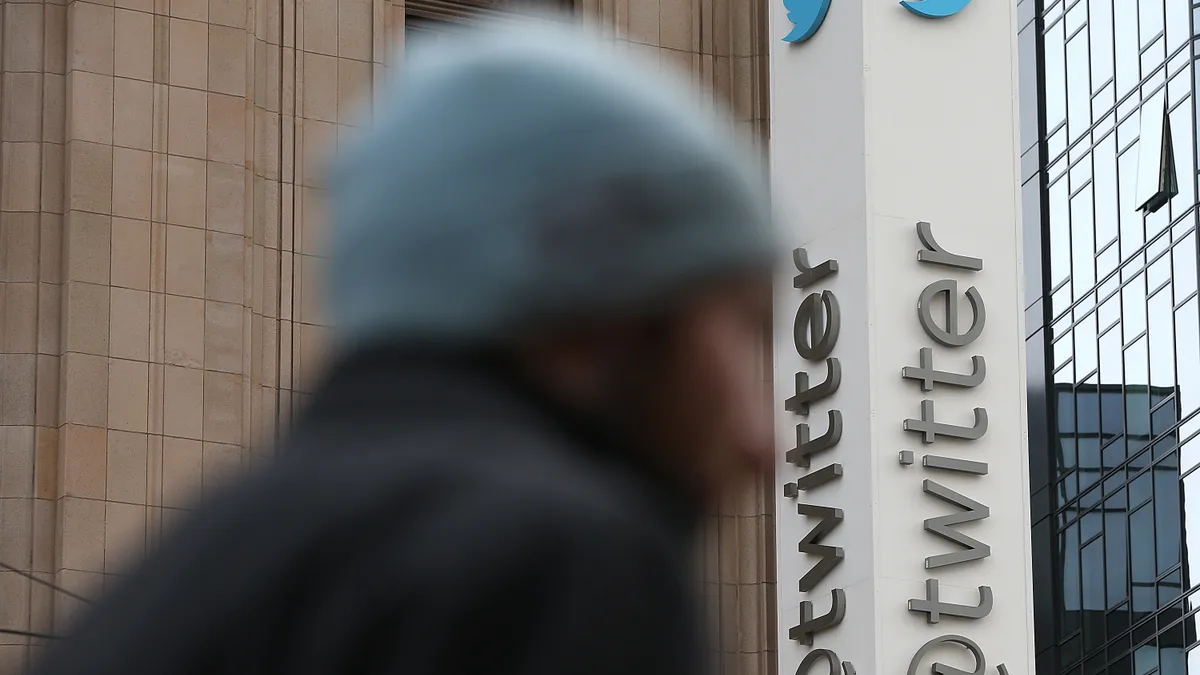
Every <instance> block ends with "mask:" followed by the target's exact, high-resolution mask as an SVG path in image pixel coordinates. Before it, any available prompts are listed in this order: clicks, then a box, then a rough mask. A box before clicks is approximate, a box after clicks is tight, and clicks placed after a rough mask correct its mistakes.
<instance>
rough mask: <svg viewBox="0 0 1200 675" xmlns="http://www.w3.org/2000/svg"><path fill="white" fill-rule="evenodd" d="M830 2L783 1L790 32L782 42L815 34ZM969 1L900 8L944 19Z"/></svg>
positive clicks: (914, 2) (936, 0)
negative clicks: (790, 23) (789, 22)
mask: <svg viewBox="0 0 1200 675" xmlns="http://www.w3.org/2000/svg"><path fill="white" fill-rule="evenodd" d="M830 1H831V0H783V6H784V8H785V9H787V12H788V15H787V18H788V21H791V22H792V30H791V32H789V33H788V34H787V35H785V36H784V37H783V41H784V42H791V43H793V44H799V43H801V42H804V41H805V40H807V39H809V38H810V37H812V36H814V35H816V34H817V31H818V30H820V28H821V24H823V23H825V15H826V14H828V13H829V5H830ZM969 4H971V0H903V1H902V2H901V3H900V6H901V7H903V8H904V9H907V10H908V11H910V12H912V13H913V14H916V15H917V16H923V17H925V18H926V19H945V18H946V17H948V16H954V15H955V14H958V13H959V12H961V11H963V10H964V9H966V7H967V5H969Z"/></svg>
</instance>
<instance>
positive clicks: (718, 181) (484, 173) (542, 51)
mask: <svg viewBox="0 0 1200 675" xmlns="http://www.w3.org/2000/svg"><path fill="white" fill-rule="evenodd" d="M647 70H648V69H647V68H646V66H645V64H642V63H640V62H636V61H632V60H629V59H627V58H625V57H623V56H622V55H621V54H620V53H619V51H618V50H617V49H615V48H614V46H613V45H612V44H611V43H607V44H606V43H603V42H601V41H599V40H596V39H593V38H591V37H589V36H588V35H586V34H584V33H583V32H581V31H576V30H572V29H566V28H561V27H554V26H552V25H550V24H549V23H546V24H539V25H535V24H533V23H528V24H522V25H520V26H517V27H507V28H503V29H499V28H492V29H490V30H477V31H472V32H467V33H463V34H460V35H458V36H457V37H456V39H453V40H446V41H440V42H439V43H438V44H437V45H431V46H430V47H429V48H428V49H426V50H425V51H424V52H420V51H418V54H417V55H416V57H415V58H412V57H410V59H409V63H408V64H407V65H406V67H405V68H403V69H401V70H400V75H399V77H398V78H397V81H396V82H394V83H393V84H392V85H391V86H388V87H386V88H385V89H384V90H383V91H381V92H378V93H377V95H378V96H382V99H381V100H380V101H378V102H377V104H376V106H375V110H376V117H375V120H374V123H373V125H372V126H371V127H370V128H369V129H367V130H366V131H365V132H364V133H363V134H361V135H360V136H359V137H358V139H357V141H356V144H355V145H354V146H353V147H352V148H350V149H348V150H346V151H345V152H343V153H342V155H341V157H340V162H339V164H338V166H337V170H336V171H335V174H334V181H333V194H332V204H333V211H332V216H333V257H332V261H331V281H332V287H331V292H330V294H329V297H328V300H329V304H330V308H331V311H332V317H333V319H334V324H335V327H336V328H335V334H336V336H337V338H338V340H339V341H340V342H341V343H343V346H345V344H346V343H350V344H353V345H362V344H363V343H377V342H383V341H400V342H434V343H437V344H446V343H448V342H450V343H462V344H475V345H479V344H494V343H496V342H498V341H501V340H505V339H507V338H511V337H515V336H518V335H521V334H523V333H526V332H530V331H534V330H541V329H547V328H554V327H556V326H558V325H562V324H566V323H569V322H570V321H573V320H578V319H584V318H600V317H603V316H605V315H609V314H613V315H625V314H630V313H635V312H643V311H646V312H650V311H654V310H656V309H657V308H660V307H667V306H669V305H670V304H671V303H672V301H674V300H677V299H678V298H679V297H680V294H682V293H686V292H687V291H689V290H692V289H693V288H694V287H695V286H696V285H698V284H702V283H706V282H708V281H712V280H714V279H720V278H722V277H725V276H730V275H733V274H737V273H741V272H748V271H755V270H760V269H761V270H764V271H765V270H767V269H769V267H770V266H771V265H772V263H773V262H774V258H775V256H776V254H777V250H778V247H777V244H776V240H775V238H774V232H773V229H772V227H771V209H770V203H769V199H768V196H767V193H766V189H765V184H764V181H763V180H762V179H761V177H760V176H759V175H758V172H757V171H752V170H750V166H751V163H749V162H746V161H745V157H744V156H742V155H741V154H740V153H739V152H738V151H737V150H736V149H735V147H734V144H733V143H732V141H729V140H727V139H728V136H729V134H728V132H727V131H726V132H720V131H718V128H719V127H718V124H717V120H718V117H717V116H716V115H715V114H708V113H701V112H700V107H701V106H700V101H699V98H700V97H699V96H698V95H697V94H695V93H693V92H690V91H689V90H688V89H687V88H685V87H682V86H681V85H680V84H679V83H677V82H676V81H675V80H672V79H669V78H666V77H663V76H660V75H651V74H650V73H648V72H647ZM649 70H651V71H653V70H655V68H654V67H653V66H652V67H651V68H650V69H649ZM728 128H729V127H728V126H726V129H728Z"/></svg>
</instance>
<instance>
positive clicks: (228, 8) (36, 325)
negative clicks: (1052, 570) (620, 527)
mask: <svg viewBox="0 0 1200 675" xmlns="http://www.w3.org/2000/svg"><path fill="white" fill-rule="evenodd" d="M575 9H576V11H577V12H578V14H579V15H581V16H582V17H583V18H584V19H583V20H585V21H589V22H592V23H594V24H595V25H596V26H598V27H599V29H600V30H601V31H603V32H604V33H605V34H606V35H609V36H611V37H612V38H613V39H614V42H615V46H616V47H617V48H621V49H630V50H636V51H638V52H641V53H643V54H644V55H646V56H647V57H649V58H651V59H653V60H654V61H655V62H657V63H659V64H660V66H661V67H663V68H680V69H683V70H684V71H685V72H687V73H690V74H691V76H692V77H693V78H694V80H695V81H696V82H697V83H698V84H699V85H700V87H701V91H702V92H703V95H704V96H706V97H712V98H716V99H723V100H725V101H727V102H728V103H729V104H731V106H732V108H733V110H734V112H735V114H736V120H737V124H738V125H739V126H741V127H742V128H743V131H745V132H747V133H750V134H753V135H754V136H756V137H758V138H764V137H765V133H766V102H767V101H766V95H767V72H766V59H765V56H764V55H765V51H766V48H765V44H766V42H765V40H766V38H765V36H764V30H765V25H766V18H765V12H766V7H765V4H764V3H762V2H760V1H759V0H582V3H581V4H580V5H579V6H577V7H576V8H575ZM496 11H504V10H503V9H501V8H497V7H495V6H487V5H482V4H480V5H466V4H461V2H455V1H452V0H421V2H420V4H409V5H407V6H406V5H405V4H404V3H403V2H402V1H393V0H33V1H31V2H20V1H15V0H0V74H2V77H0V110H2V116H0V631H2V632H0V674H6V673H19V672H25V670H26V669H27V668H28V664H29V663H30V662H31V661H32V660H34V659H36V658H37V654H38V651H39V649H40V648H41V647H42V646H43V645H44V644H45V643H46V641H47V640H51V639H54V637H53V636H54V635H56V634H59V633H61V632H62V631H63V630H64V626H66V624H67V623H68V622H69V620H70V617H71V616H72V613H73V612H74V611H75V610H77V609H78V608H79V607H80V606H81V605H82V604H83V603H85V602H87V599H88V598H90V597H94V596H95V594H97V593H99V592H101V591H102V590H103V588H104V585H105V583H106V581H108V580H110V579H112V578H114V577H115V576H116V575H119V574H120V573H121V572H122V571H123V570H125V569H126V568H127V566H128V565H129V564H130V563H131V562H132V561H135V560H136V559H138V558H139V557H140V556H142V555H144V554H145V552H146V551H148V550H151V549H153V547H154V546H155V544H156V542H157V541H159V539H160V538H161V536H162V533H163V532H164V530H165V529H166V528H169V527H170V525H171V523H172V522H173V521H174V520H176V519H178V518H179V516H180V515H181V514H183V513H185V512H186V510H187V509H188V508H189V507H191V506H194V505H195V504H196V503H198V501H200V500H202V499H203V498H204V495H205V494H206V493H207V492H211V489H212V487H213V486H214V485H217V484H219V483H220V482H221V481H223V480H227V479H228V478H229V477H230V476H236V475H237V474H238V473H240V472H243V471H245V470H247V469H248V468H250V467H252V466H254V465H255V464H256V463H259V462H261V461H262V460H263V459H265V458H267V457H268V456H269V455H270V452H271V450H270V445H271V441H272V440H273V439H274V438H276V437H277V436H278V435H279V434H281V433H285V432H286V429H287V427H288V424H289V421H290V420H291V419H292V418H293V416H294V414H295V411H296V410H297V409H298V408H299V407H300V406H301V405H302V404H303V401H304V398H305V395H306V392H309V391H311V390H312V388H313V386H314V383H315V380H316V378H317V377H319V375H320V367H321V364H322V362H323V359H324V358H325V354H326V341H327V335H326V328H324V327H323V326H324V324H325V320H324V317H323V315H322V311H321V302H320V293H319V291H320V284H321V276H322V269H323V260H322V251H323V245H322V242H323V238H324V228H325V219H324V216H323V213H322V202H323V190H324V188H323V185H322V182H321V173H322V172H321V169H322V160H323V158H325V157H327V156H328V155H329V153H331V152H333V151H336V148H337V145H338V144H339V143H340V142H342V141H343V140H344V139H346V138H347V137H348V136H349V135H351V134H353V133H354V132H355V128H354V126H353V124H355V123H357V122H358V121H359V120H361V119H363V117H362V116H361V115H359V114H358V113H359V106H360V105H368V106H369V105H370V94H371V90H372V87H373V85H374V83H377V82H379V81H380V80H381V78H383V77H384V76H385V74H386V71H387V68H388V67H389V64H393V63H395V62H397V61H398V60H399V59H401V58H402V56H403V54H402V51H403V47H404V42H405V33H406V31H405V27H406V25H407V27H408V29H409V31H410V32H413V31H418V30H437V27H438V26H439V25H441V24H440V23H439V22H445V21H451V22H452V21H454V20H456V19H459V18H462V17H464V16H469V15H472V14H478V13H488V12H496ZM364 102H365V103H364ZM763 363H764V368H763V374H764V375H763V379H764V385H765V386H766V387H768V391H769V382H768V380H769V373H770V368H769V363H770V359H769V355H766V354H764V359H763ZM767 485H768V483H764V484H762V485H760V486H755V487H754V488H753V489H749V490H747V491H746V492H745V493H744V494H742V495H740V496H738V497H735V498H731V499H730V500H729V502H728V503H727V504H724V505H722V506H721V508H720V509H719V512H718V513H714V514H712V516H711V517H710V518H709V519H708V522H707V526H706V530H705V536H704V538H703V542H702V543H703V551H702V554H701V555H702V558H703V561H704V580H705V589H704V592H705V597H706V599H707V603H708V608H709V613H710V615H711V618H712V619H713V622H714V624H715V625H717V626H719V634H720V636H721V639H720V640H719V642H718V643H717V649H718V650H719V652H720V663H721V664H722V668H721V669H722V672H723V673H742V674H744V675H756V674H757V673H768V672H770V671H771V670H772V669H773V668H774V666H773V663H774V657H773V654H772V653H771V650H772V646H771V642H772V638H771V637H770V636H772V635H773V634H774V632H775V630H774V627H773V622H774V619H773V616H774V614H775V612H774V608H773V606H772V605H773V602H774V597H775V592H774V589H773V588H772V587H771V584H770V579H771V578H772V576H773V570H772V567H773V554H772V553H769V552H771V551H773V548H774V547H773V545H772V543H771V541H770V539H771V537H772V533H773V532H774V526H773V524H772V515H771V511H772V508H773V507H772V503H773V500H772V498H771V497H770V496H769V495H770V494H771V493H770V491H769V489H768V488H767V487H766V486H767Z"/></svg>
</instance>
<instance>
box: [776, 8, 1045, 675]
mask: <svg viewBox="0 0 1200 675" xmlns="http://www.w3.org/2000/svg"><path fill="white" fill-rule="evenodd" d="M822 4H823V5H825V6H827V7H828V15H827V16H824V17H823V18H824V23H823V25H822V24H821V18H822V17H817V20H816V21H811V19H812V14H811V13H809V12H808V10H810V9H813V7H816V6H818V5H822ZM905 5H909V7H907V8H906V7H905ZM963 5H966V7H965V8H962V6H963ZM789 7H790V9H791V12H790V15H789V12H788V11H787V10H788V8H789ZM956 8H962V9H961V11H960V12H958V13H957V14H955V15H953V16H949V17H948V18H936V15H938V14H941V13H947V12H948V11H949V10H952V9H956ZM910 10H911V11H910ZM771 12H772V20H771V28H772V41H771V44H772V45H773V46H772V49H771V82H772V98H771V119H772V122H773V124H772V128H773V134H772V138H771V160H772V172H773V176H774V179H775V185H776V192H777V197H778V199H779V202H780V203H781V205H783V207H784V210H785V213H786V214H787V216H788V217H789V227H788V237H789V245H790V246H791V247H794V248H795V251H794V253H793V257H794V265H793V267H792V268H791V269H790V270H787V273H786V274H785V275H783V276H781V278H780V280H779V284H778V287H777V288H778V296H777V297H778V300H777V314H776V317H777V322H776V331H775V356H776V359H775V392H776V395H775V400H776V408H775V410H776V414H777V419H778V443H779V448H780V450H779V455H778V461H777V467H778V470H777V478H776V481H775V486H774V489H775V500H776V504H777V509H778V522H777V533H778V541H779V544H778V569H779V583H778V591H779V594H778V597H779V617H780V622H779V627H778V630H779V633H778V635H779V644H780V652H779V670H780V672H788V673H791V672H798V673H800V674H801V675H803V674H804V673H809V672H811V673H826V672H831V671H830V668H831V667H832V672H837V671H842V672H844V673H846V674H847V675H849V674H850V673H852V672H854V671H857V672H859V673H870V674H873V675H903V674H905V673H908V675H915V674H916V673H929V672H931V668H933V667H934V664H935V663H943V664H945V666H944V668H943V670H940V671H937V672H953V673H959V672H968V673H979V674H982V673H984V672H987V673H994V672H997V670H998V669H999V670H1000V672H1004V671H1005V669H1006V670H1007V671H1010V672H1013V673H1032V672H1033V647H1032V641H1031V635H1032V629H1033V626H1032V612H1031V572H1030V555H1029V511H1028V509H1029V491H1028V476H1027V472H1026V470H1027V456H1026V440H1025V436H1026V434H1025V428H1026V408H1025V390H1024V389H1025V388H1024V372H1025V371H1024V353H1023V340H1022V338H1023V337H1024V333H1023V332H1022V318H1023V317H1022V309H1023V307H1024V305H1023V298H1022V294H1021V279H1022V273H1021V249H1022V247H1021V227H1020V223H1019V216H1020V208H1019V198H1020V195H1019V190H1018V185H1019V183H1018V175H1017V174H1018V171H1017V157H1018V149H1019V148H1018V145H1017V133H1018V127H1017V105H1016V91H1017V83H1016V72H1017V71H1016V63H1017V52H1016V38H1015V12H1016V9H1015V6H1014V5H1013V4H1012V3H993V2H973V3H970V4H969V5H968V4H967V2H966V1H965V0H964V1H957V2H950V1H946V0H922V1H920V2H913V3H899V4H898V3H896V2H895V1H892V2H887V1H884V2H865V3H859V2H848V1H845V0H834V1H833V2H832V3H828V2H826V3H792V2H790V1H789V2H788V3H786V6H785V4H784V3H783V2H782V1H780V2H778V3H775V4H772V5H771ZM920 13H924V14H926V15H934V17H930V16H921V15H919V14H920ZM789 18H790V20H789ZM793 22H795V23H793ZM816 28H819V30H817V31H816V32H815V35H812V37H811V38H809V39H808V40H807V41H804V42H798V43H795V44H789V43H787V42H784V41H783V38H784V37H785V36H790V37H793V38H796V37H801V38H802V37H804V35H805V34H811V33H812V31H813V30H815V29H816ZM793 30H795V32H793ZM831 662H832V663H831ZM839 663H840V665H839ZM955 669H959V670H955Z"/></svg>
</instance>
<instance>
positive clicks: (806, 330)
mask: <svg viewBox="0 0 1200 675" xmlns="http://www.w3.org/2000/svg"><path fill="white" fill-rule="evenodd" d="M789 1H791V0H789ZM828 4H829V3H828V0H824V1H823V5H822V7H823V8H827V7H828ZM822 7H819V8H818V9H821V11H824V10H823V9H822ZM793 19H794V17H793ZM792 261H793V263H795V266H796V272H797V274H796V276H795V277H794V278H793V280H792V283H793V285H794V286H795V287H796V288H798V289H801V290H803V291H805V292H807V293H808V295H806V296H805V298H804V299H803V300H802V301H801V302H800V306H799V307H798V308H797V309H796V318H795V321H794V323H793V328H792V344H793V345H794V346H795V348H796V354H797V355H798V356H799V357H800V358H802V359H804V360H805V361H807V362H808V363H810V364H820V363H824V364H825V372H826V374H825V379H824V381H822V382H820V383H819V384H817V385H815V386H812V385H810V384H809V382H810V380H809V374H808V372H806V371H804V370H800V371H798V372H797V373H796V393H795V394H794V395H793V396H792V397H791V398H789V399H787V401H785V402H784V406H783V407H784V410H786V411H787V412H789V413H794V414H797V415H800V416H803V417H808V415H809V408H810V407H811V406H812V405H813V404H817V403H820V402H822V401H827V400H828V399H829V398H830V397H832V396H833V395H835V394H836V393H837V391H838V388H839V387H840V386H841V383H842V364H841V362H840V361H839V360H838V359H837V357H835V356H831V354H832V353H833V350H834V348H835V347H836V346H837V341H838V335H839V333H840V332H841V323H842V318H841V309H840V306H839V305H838V299H837V296H836V295H835V294H834V293H833V292H832V291H829V290H815V289H814V288H813V287H814V286H815V285H816V284H818V283H819V282H821V281H824V280H826V279H827V278H829V277H832V276H834V275H836V274H837V271H838V264H837V261H836V260H826V261H825V262H823V263H820V264H819V265H811V264H809V262H808V253H807V252H806V251H805V250H804V249H802V248H798V249H796V250H795V251H793V252H792ZM825 417H826V419H827V422H826V426H825V431H824V433H822V434H821V435H820V436H816V437H815V438H814V437H813V432H812V429H811V427H810V426H809V425H808V424H807V423H804V422H801V423H799V424H797V425H796V447H795V448H792V449H791V450H789V451H788V452H787V454H786V455H785V458H786V459H787V461H788V462H790V463H791V464H793V465H794V466H796V467H799V468H801V469H807V471H805V473H804V474H803V475H801V476H800V477H798V478H797V479H796V480H795V481H794V482H789V483H786V484H784V486H783V494H784V496H785V497H787V498H789V499H796V500H797V502H798V503H797V504H796V515H797V516H802V517H804V518H805V521H806V523H807V524H808V526H809V530H808V533H807V534H805V535H804V536H803V537H802V538H801V539H800V541H799V542H798V543H797V547H796V548H797V552H798V553H800V554H802V555H804V557H805V558H806V559H808V560H811V561H813V562H812V565H811V566H810V567H809V568H808V571H807V572H805V573H804V575H803V576H801V578H800V580H799V584H798V585H799V588H800V592H801V593H805V594H811V593H813V592H814V591H816V589H817V586H818V585H820V584H821V583H822V582H823V581H824V580H825V579H826V578H827V577H828V576H829V574H830V573H831V572H833V570H834V569H835V568H837V566H838V565H840V564H841V563H842V561H843V560H845V557H846V554H845V551H843V550H842V547H841V546H834V545H831V544H827V543H826V542H825V539H826V538H828V537H830V536H831V534H832V533H833V532H834V530H836V529H837V527H838V526H839V525H840V524H841V523H842V521H843V520H844V519H845V514H844V513H843V512H842V510H841V509H839V508H835V507H832V506H821V505H818V504H813V503H808V502H807V501H806V500H808V499H810V495H812V494H814V493H819V489H820V488H821V487H822V486H824V485H827V484H829V483H832V482H834V481H837V480H841V478H842V474H843V473H844V467H843V466H842V465H841V464H840V463H838V462H831V463H828V464H826V465H825V466H822V467H820V468H812V459H813V457H816V456H817V455H822V454H825V453H829V452H831V451H833V450H834V449H835V448H836V447H837V445H838V443H839V442H840V441H841V440H842V429H843V422H842V411H840V410H837V409H836V408H830V409H828V410H826V411H825ZM830 592H831V595H832V598H833V599H832V601H831V603H830V605H829V611H827V612H825V613H824V614H821V615H820V616H817V615H816V612H815V611H814V610H813V603H812V601H811V600H803V601H801V602H800V622H799V623H798V624H796V625H795V626H792V627H791V628H790V629H789V630H788V638H789V639H792V640H795V641H797V642H799V643H801V644H803V645H807V646H809V647H811V646H813V643H814V640H815V639H816V637H817V635H819V634H820V633H822V632H824V631H827V630H829V629H831V628H833V627H834V626H837V625H838V624H840V623H841V622H842V620H843V619H844V618H845V617H846V591H845V590H844V589H841V588H832V589H830ZM943 613H948V612H946V611H943ZM820 662H824V665H825V666H826V667H827V668H829V669H830V671H829V672H830V674H831V675H837V673H838V666H839V664H840V666H841V670H842V672H843V673H844V674H845V675H854V666H852V665H850V663H849V662H842V661H841V660H840V659H839V658H838V656H837V654H835V653H833V652H831V651H829V650H827V649H814V650H812V651H811V652H809V653H808V656H807V657H805V659H804V661H802V662H801V663H800V667H799V668H798V669H797V670H796V673H797V675H806V674H807V673H808V672H809V670H812V669H813V668H814V667H817V669H818V670H819V669H820V665H819V664H820Z"/></svg>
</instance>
